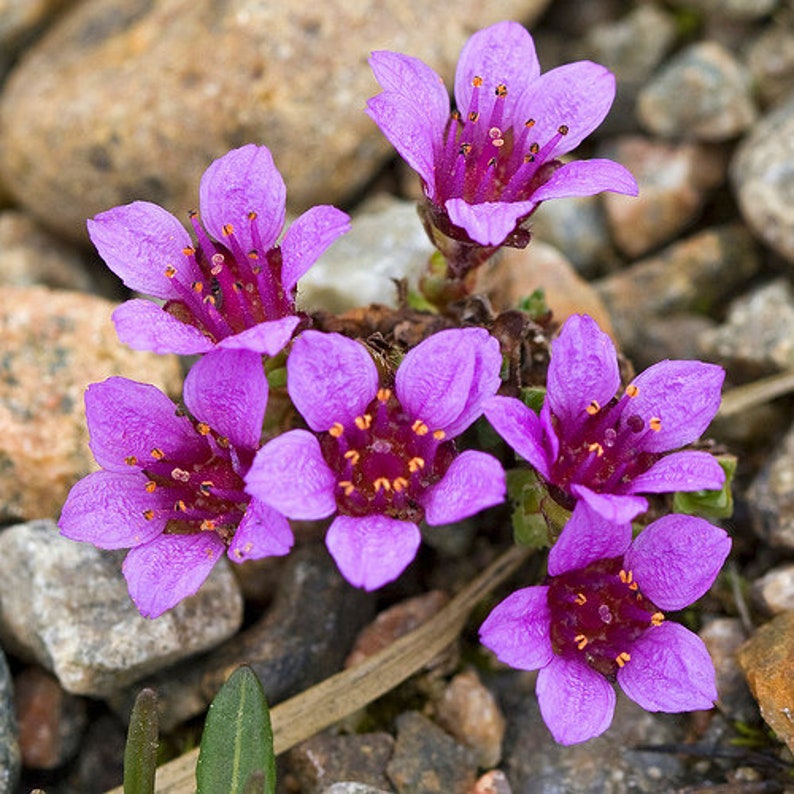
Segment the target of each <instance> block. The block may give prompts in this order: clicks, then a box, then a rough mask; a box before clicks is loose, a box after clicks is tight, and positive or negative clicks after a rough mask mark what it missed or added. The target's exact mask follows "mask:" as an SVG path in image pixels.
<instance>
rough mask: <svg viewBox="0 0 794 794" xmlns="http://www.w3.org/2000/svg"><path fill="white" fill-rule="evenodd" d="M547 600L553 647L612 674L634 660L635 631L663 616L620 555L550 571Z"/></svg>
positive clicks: (609, 675) (560, 654)
mask: <svg viewBox="0 0 794 794" xmlns="http://www.w3.org/2000/svg"><path fill="white" fill-rule="evenodd" d="M548 604H549V610H550V612H551V645H552V648H553V650H554V653H556V654H557V655H558V656H564V657H567V658H573V657H576V658H580V659H582V660H583V661H585V662H587V664H589V665H590V667H592V668H593V669H594V670H596V671H597V672H599V673H601V674H602V675H604V676H606V677H607V678H610V679H614V677H615V675H616V674H617V671H618V670H619V669H620V668H621V667H623V665H625V664H627V663H628V662H630V661H631V647H632V645H633V643H634V641H635V640H636V639H637V637H639V636H640V635H641V634H642V633H643V632H645V631H646V630H647V629H648V627H649V626H658V625H659V624H660V623H661V622H662V621H663V620H664V615H663V613H662V612H660V611H659V610H658V609H657V608H656V607H655V606H654V605H653V604H652V603H651V602H650V601H649V600H648V599H647V598H645V597H644V596H643V595H642V593H641V592H640V590H639V588H638V587H637V583H636V582H635V581H634V577H633V575H632V572H631V571H627V570H625V569H624V567H623V558H622V557H615V558H612V559H603V560H598V561H597V562H594V563H592V564H591V565H588V566H587V567H586V568H580V569H578V570H575V571H569V572H568V573H564V574H560V575H559V576H553V577H551V581H550V584H549V590H548Z"/></svg>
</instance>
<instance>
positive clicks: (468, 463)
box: [421, 449, 507, 525]
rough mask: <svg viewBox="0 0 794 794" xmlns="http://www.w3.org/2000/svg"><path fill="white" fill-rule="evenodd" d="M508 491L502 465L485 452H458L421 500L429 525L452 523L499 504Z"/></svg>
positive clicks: (469, 450)
mask: <svg viewBox="0 0 794 794" xmlns="http://www.w3.org/2000/svg"><path fill="white" fill-rule="evenodd" d="M506 492H507V486H506V484H505V473H504V470H503V469H502V464H501V463H499V461H498V460H497V459H496V458H495V457H493V455H488V454H487V453H485V452H478V451H477V450H473V449H467V450H465V451H464V452H461V453H460V455H458V456H457V457H456V458H455V460H453V461H452V465H451V466H450V467H449V469H447V473H446V474H445V475H444V476H443V478H442V479H441V480H440V482H438V483H437V484H436V485H434V486H433V487H432V488H430V489H429V490H428V491H427V492H426V493H425V494H424V496H423V498H422V500H421V501H422V506H423V507H424V509H425V520H426V521H427V523H428V524H431V525H438V524H451V523H453V522H455V521H461V520H462V519H464V518H468V517H469V516H473V515H474V514H475V513H479V512H480V510H485V508H486V507H493V506H494V505H498V504H501V503H502V502H503V501H504V499H505V495H506Z"/></svg>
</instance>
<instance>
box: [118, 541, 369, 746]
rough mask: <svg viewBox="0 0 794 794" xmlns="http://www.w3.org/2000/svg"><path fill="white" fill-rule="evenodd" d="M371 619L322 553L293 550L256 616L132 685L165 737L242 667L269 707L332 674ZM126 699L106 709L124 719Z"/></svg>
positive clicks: (364, 596) (360, 596)
mask: <svg viewBox="0 0 794 794" xmlns="http://www.w3.org/2000/svg"><path fill="white" fill-rule="evenodd" d="M372 612H373V600H372V596H371V595H370V594H368V593H365V592H363V591H361V590H357V589H356V588H353V587H351V586H350V585H349V584H348V583H347V581H345V580H344V579H343V578H342V576H341V575H340V574H339V572H338V571H337V569H336V565H335V564H334V562H333V560H332V559H331V557H330V556H329V554H328V551H327V550H326V548H325V546H323V545H320V544H316V545H310V546H301V547H296V548H294V549H293V550H292V551H291V552H290V554H289V556H288V557H286V558H284V571H283V572H282V574H281V584H280V587H279V590H278V592H277V594H276V597H275V600H274V601H273V604H272V606H271V607H270V608H269V609H268V610H267V611H266V612H264V613H263V614H262V615H261V617H259V618H258V619H257V620H256V621H255V622H254V623H253V624H252V625H250V626H248V627H247V628H246V629H245V630H244V631H241V632H240V633H239V634H237V635H235V636H234V637H232V638H231V639H230V640H229V641H228V642H225V643H224V644H223V645H221V646H220V647H219V648H216V649H215V650H214V651H213V652H212V653H210V654H206V655H204V656H202V657H200V658H198V659H194V660H193V661H192V662H191V664H190V666H189V667H185V665H176V666H174V667H171V668H169V669H167V670H164V671H163V672H162V673H160V674H159V675H156V676H152V677H150V678H147V679H146V680H144V681H141V682H140V686H148V687H151V688H152V689H154V690H156V692H157V698H158V707H159V710H160V726H161V728H162V730H164V731H168V730H173V728H174V727H175V726H176V725H178V724H180V723H181V722H184V721H185V720H187V719H190V718H191V717H195V716H196V715H197V714H200V713H202V712H203V711H204V710H205V709H206V707H207V706H208V705H209V703H210V702H211V700H212V698H213V697H214V696H215V694H216V692H217V691H218V689H220V686H221V684H222V683H223V682H224V681H225V680H226V679H227V678H228V676H229V673H231V671H232V670H233V669H234V668H235V667H237V666H238V665H239V664H240V662H241V661H242V660H245V662H246V663H247V664H248V665H250V667H251V668H252V669H253V670H254V672H255V673H256V674H257V675H258V676H259V678H260V680H261V681H262V685H263V686H264V688H265V692H266V693H267V699H268V703H269V705H271V706H273V705H275V704H276V703H278V702H279V701H281V700H284V699H285V698H288V697H290V696H291V695H295V694H297V693H298V692H301V691H302V690H304V689H307V688H308V687H310V686H311V685H312V684H316V683H317V682H318V681H321V680H322V679H324V678H327V677H328V676H330V675H333V674H334V673H336V672H338V671H339V669H340V668H341V667H342V663H343V660H344V659H345V656H346V655H347V654H348V652H349V651H350V647H351V645H352V644H353V638H354V637H355V636H356V634H357V633H358V631H359V630H360V629H361V627H362V626H363V625H365V624H366V622H367V621H368V620H370V619H371V617H372ZM133 699H134V693H133V694H132V695H131V694H130V693H125V694H124V696H123V697H120V698H114V699H113V702H112V705H113V707H114V708H115V709H116V711H118V712H119V713H120V714H122V715H126V714H128V713H129V711H130V709H131V708H132V701H133Z"/></svg>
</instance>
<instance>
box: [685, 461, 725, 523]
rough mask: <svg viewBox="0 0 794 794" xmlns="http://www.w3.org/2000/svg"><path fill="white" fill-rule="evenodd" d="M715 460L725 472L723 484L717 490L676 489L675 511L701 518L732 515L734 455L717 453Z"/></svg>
mask: <svg viewBox="0 0 794 794" xmlns="http://www.w3.org/2000/svg"><path fill="white" fill-rule="evenodd" d="M717 461H718V462H719V464H720V466H722V470H723V471H724V472H725V484H724V485H723V486H722V489H721V490H719V491H689V492H684V491H677V492H676V493H675V495H674V496H673V510H674V511H675V512H676V513H686V514H688V515H696V516H701V517H702V518H710V519H713V518H730V516H732V515H733V492H732V485H733V478H734V475H735V473H736V464H737V459H736V456H735V455H719V456H718V457H717Z"/></svg>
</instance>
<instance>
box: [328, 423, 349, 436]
mask: <svg viewBox="0 0 794 794" xmlns="http://www.w3.org/2000/svg"><path fill="white" fill-rule="evenodd" d="M344 432H345V428H344V427H343V426H342V424H341V423H339V422H334V423H333V424H332V425H331V426H330V427H329V428H328V434H329V435H331V436H333V437H334V438H340V437H341V436H342V434H343V433H344Z"/></svg>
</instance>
